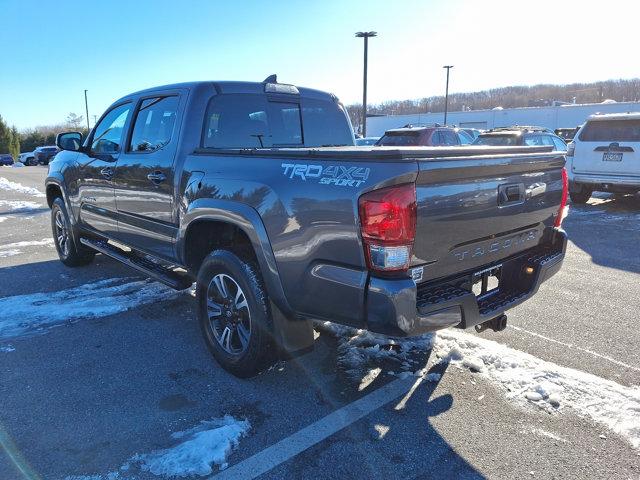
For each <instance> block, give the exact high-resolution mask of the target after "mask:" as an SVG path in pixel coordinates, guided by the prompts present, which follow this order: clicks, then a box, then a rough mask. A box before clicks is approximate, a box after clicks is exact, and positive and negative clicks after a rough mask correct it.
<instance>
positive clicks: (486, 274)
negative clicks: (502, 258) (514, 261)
mask: <svg viewBox="0 0 640 480" xmlns="http://www.w3.org/2000/svg"><path fill="white" fill-rule="evenodd" d="M501 276H502V265H496V266H495V267H490V268H485V269H484V270H480V271H479V272H476V273H474V274H473V275H472V278H471V282H472V287H471V290H472V291H473V294H474V295H475V296H476V297H478V298H479V297H483V296H485V295H488V294H491V293H494V292H496V291H498V290H500V278H501Z"/></svg>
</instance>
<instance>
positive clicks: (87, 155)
mask: <svg viewBox="0 0 640 480" xmlns="http://www.w3.org/2000/svg"><path fill="white" fill-rule="evenodd" d="M131 106H132V105H131V102H128V103H123V104H120V105H116V106H115V107H113V108H111V109H110V110H109V111H107V112H106V113H105V114H104V115H103V116H102V118H101V119H100V121H99V122H98V124H97V125H96V126H95V128H94V129H93V132H92V133H91V135H90V136H89V138H88V140H87V143H86V150H85V151H83V152H81V153H79V154H78V157H77V162H78V163H79V165H80V167H79V168H78V202H79V205H80V215H79V219H80V222H81V224H82V225H83V226H85V227H89V228H92V229H94V230H97V231H98V232H101V233H103V234H105V235H107V236H109V237H112V236H114V235H115V234H116V233H117V215H116V203H115V197H114V190H113V174H114V172H115V166H116V161H117V160H118V156H119V155H120V153H121V150H122V143H123V137H124V132H125V131H126V128H127V127H128V122H129V117H130V112H131Z"/></svg>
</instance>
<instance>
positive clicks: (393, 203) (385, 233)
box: [358, 183, 416, 271]
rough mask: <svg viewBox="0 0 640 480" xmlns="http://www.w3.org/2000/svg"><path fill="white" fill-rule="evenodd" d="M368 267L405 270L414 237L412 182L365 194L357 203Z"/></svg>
mask: <svg viewBox="0 0 640 480" xmlns="http://www.w3.org/2000/svg"><path fill="white" fill-rule="evenodd" d="M358 210H359V212H360V228H361V232H362V239H363V240H364V249H365V257H366V259H367V266H368V267H369V268H370V269H372V270H379V271H393V270H406V269H407V268H408V267H409V263H410V261H411V251H412V248H413V241H414V239H415V236H416V187H415V185H414V184H413V183H410V184H404V185H398V186H393V187H387V188H381V189H380V190H374V191H372V192H369V193H365V194H364V195H362V196H361V197H360V200H359V201H358Z"/></svg>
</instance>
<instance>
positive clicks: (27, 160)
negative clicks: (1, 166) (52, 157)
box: [18, 152, 36, 165]
mask: <svg viewBox="0 0 640 480" xmlns="http://www.w3.org/2000/svg"><path fill="white" fill-rule="evenodd" d="M18 161H19V162H20V163H23V164H24V165H35V164H36V159H35V157H34V154H33V152H24V153H21V154H20V155H18Z"/></svg>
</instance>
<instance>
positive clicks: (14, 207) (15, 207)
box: [0, 200, 44, 212]
mask: <svg viewBox="0 0 640 480" xmlns="http://www.w3.org/2000/svg"><path fill="white" fill-rule="evenodd" d="M4 206H6V207H9V210H11V211H12V212H13V211H19V212H23V211H26V212H28V211H30V210H35V209H36V208H43V207H44V205H41V204H39V203H38V202H29V201H24V200H0V207H4Z"/></svg>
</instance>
